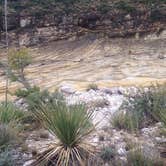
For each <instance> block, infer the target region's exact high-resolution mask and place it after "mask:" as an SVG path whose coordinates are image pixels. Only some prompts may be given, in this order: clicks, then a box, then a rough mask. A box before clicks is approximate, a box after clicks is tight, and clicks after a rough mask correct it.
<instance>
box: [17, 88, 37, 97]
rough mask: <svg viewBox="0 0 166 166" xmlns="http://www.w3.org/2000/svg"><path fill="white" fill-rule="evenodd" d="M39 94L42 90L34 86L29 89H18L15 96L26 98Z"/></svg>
mask: <svg viewBox="0 0 166 166" xmlns="http://www.w3.org/2000/svg"><path fill="white" fill-rule="evenodd" d="M39 92H40V88H39V87H37V86H34V87H31V88H29V89H18V90H16V92H15V95H16V96H17V97H21V98H26V97H28V96H29V95H31V94H32V93H39Z"/></svg>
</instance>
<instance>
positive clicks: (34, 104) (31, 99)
mask: <svg viewBox="0 0 166 166" xmlns="http://www.w3.org/2000/svg"><path fill="white" fill-rule="evenodd" d="M25 99H26V102H27V104H28V110H30V111H32V112H33V111H34V110H35V109H36V108H38V107H39V106H40V105H41V104H45V106H47V108H52V104H54V103H56V102H57V100H61V101H64V97H63V96H62V94H60V93H59V92H58V91H55V92H54V93H49V92H48V91H47V90H43V91H38V90H37V91H34V92H33V93H30V94H29V95H28V96H27V97H26V98H25Z"/></svg>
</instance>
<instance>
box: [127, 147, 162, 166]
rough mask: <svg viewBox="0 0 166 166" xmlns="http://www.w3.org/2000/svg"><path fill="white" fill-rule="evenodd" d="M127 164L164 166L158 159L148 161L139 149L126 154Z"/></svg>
mask: <svg viewBox="0 0 166 166" xmlns="http://www.w3.org/2000/svg"><path fill="white" fill-rule="evenodd" d="M127 162H128V165H129V166H164V163H163V162H162V161H160V160H159V159H158V160H157V159H154V160H153V159H150V158H148V157H145V156H144V155H143V152H142V150H141V149H137V150H135V151H131V152H130V153H128V156H127Z"/></svg>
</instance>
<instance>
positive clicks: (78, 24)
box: [0, 0, 166, 47]
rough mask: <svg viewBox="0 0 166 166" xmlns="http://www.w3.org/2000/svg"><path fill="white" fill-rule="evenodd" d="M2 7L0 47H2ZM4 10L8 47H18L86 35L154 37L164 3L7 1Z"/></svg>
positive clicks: (165, 12) (165, 13)
mask: <svg viewBox="0 0 166 166" xmlns="http://www.w3.org/2000/svg"><path fill="white" fill-rule="evenodd" d="M145 2H151V4H148V3H145ZM152 2H153V3H152ZM3 5H4V4H3V3H1V6H0V13H1V17H0V41H1V44H0V47H3V46H4V45H5V40H4V39H5V33H4V10H3ZM8 11H9V12H8V30H9V40H10V44H14V45H18V46H20V45H26V46H32V45H36V44H42V43H47V42H50V41H55V40H60V39H69V38H70V39H75V38H76V37H80V36H82V35H85V34H87V33H96V34H98V35H99V36H102V37H130V36H134V35H136V36H137V37H139V36H140V35H143V34H145V33H146V34H147V33H150V32H155V33H156V34H157V35H158V34H160V32H162V30H164V28H165V26H166V2H165V0H153V1H152V0H146V1H145V0H142V1H137V0H134V1H131V2H130V1H127V2H126V1H117V0H97V1H92V0H80V1H76V0H64V1H59V0H45V1H44V0H40V1H39V0H33V1H32V0H24V1H21V0H9V2H8Z"/></svg>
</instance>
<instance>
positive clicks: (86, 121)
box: [33, 101, 95, 166]
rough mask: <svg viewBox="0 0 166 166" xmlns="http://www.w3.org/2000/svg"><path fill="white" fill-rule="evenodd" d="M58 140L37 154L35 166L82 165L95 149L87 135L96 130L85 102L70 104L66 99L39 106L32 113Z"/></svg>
mask: <svg viewBox="0 0 166 166" xmlns="http://www.w3.org/2000/svg"><path fill="white" fill-rule="evenodd" d="M33 113H34V115H35V117H36V118H37V119H38V120H40V121H41V123H42V125H43V126H44V127H45V128H46V129H48V130H49V131H50V132H51V133H52V134H53V135H54V136H55V137H56V138H57V140H58V141H56V140H55V143H53V144H50V145H49V146H48V149H47V150H46V151H44V152H43V153H42V154H40V155H39V156H38V157H37V160H36V161H35V162H34V163H33V165H42V164H43V165H58V166H70V165H72V166H82V165H86V164H85V163H86V162H87V161H88V159H89V158H90V157H92V156H93V154H94V152H95V148H94V146H92V145H91V144H90V143H88V141H86V138H87V137H88V136H89V134H91V133H92V132H93V131H94V125H93V124H92V122H91V119H92V116H93V114H92V112H90V111H87V110H86V108H85V106H84V105H80V104H78V105H73V106H68V105H67V104H66V103H65V102H64V101H57V102H56V103H52V106H51V107H47V106H46V105H43V104H41V105H39V107H38V109H36V111H34V112H33Z"/></svg>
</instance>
